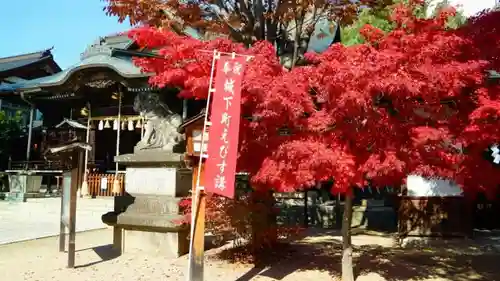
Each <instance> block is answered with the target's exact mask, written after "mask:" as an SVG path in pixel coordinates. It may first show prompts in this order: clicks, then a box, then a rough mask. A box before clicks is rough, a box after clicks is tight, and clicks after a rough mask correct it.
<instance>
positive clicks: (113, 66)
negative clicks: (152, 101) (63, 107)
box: [14, 35, 149, 91]
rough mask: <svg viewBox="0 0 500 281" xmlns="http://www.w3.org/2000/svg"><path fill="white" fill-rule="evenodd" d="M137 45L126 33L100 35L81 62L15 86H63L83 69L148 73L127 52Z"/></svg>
mask: <svg viewBox="0 0 500 281" xmlns="http://www.w3.org/2000/svg"><path fill="white" fill-rule="evenodd" d="M134 47H135V44H134V41H133V40H131V39H129V38H128V37H127V36H125V35H113V36H107V37H101V38H99V39H98V40H96V41H95V42H94V43H93V44H91V45H89V46H88V47H87V48H86V49H85V51H84V52H83V53H82V54H81V55H80V61H79V62H78V63H76V64H74V65H72V66H70V67H69V68H67V69H65V70H64V71H61V72H59V73H56V74H54V75H51V76H46V77H41V78H37V79H33V80H29V81H25V82H22V83H17V84H16V85H15V86H14V87H15V88H16V90H18V91H36V90H41V89H43V88H46V87H54V86H61V85H63V84H65V83H66V82H67V81H68V80H69V79H70V78H71V76H72V75H73V74H75V73H77V72H79V71H81V70H84V69H96V71H100V70H102V69H109V70H112V71H114V72H115V73H116V74H118V75H120V76H121V77H123V78H126V79H129V78H141V77H148V76H149V74H147V73H143V72H142V71H141V69H140V68H139V67H137V66H135V65H134V63H133V62H132V55H130V54H129V53H128V52H127V51H128V50H130V49H132V48H134Z"/></svg>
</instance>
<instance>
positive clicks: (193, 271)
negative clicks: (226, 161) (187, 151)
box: [187, 50, 219, 281]
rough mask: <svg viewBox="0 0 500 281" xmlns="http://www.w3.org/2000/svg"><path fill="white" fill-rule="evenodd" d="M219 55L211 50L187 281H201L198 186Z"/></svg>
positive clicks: (201, 205) (201, 222)
mask: <svg viewBox="0 0 500 281" xmlns="http://www.w3.org/2000/svg"><path fill="white" fill-rule="evenodd" d="M218 57H219V54H218V52H217V50H213V59H212V68H211V70H210V80H209V88H208V96H207V106H206V107H205V119H204V121H203V131H202V133H201V148H200V158H199V161H198V167H197V171H196V173H195V177H196V184H195V188H194V189H195V190H194V194H193V195H192V198H193V199H192V205H191V230H190V239H189V261H188V279H187V280H188V281H203V271H204V269H203V263H204V251H205V194H204V192H203V190H204V188H203V186H200V178H201V177H202V176H203V175H202V165H203V158H204V157H205V151H204V147H205V132H206V130H207V126H208V125H209V124H208V123H209V122H208V115H209V109H210V98H211V97H212V93H214V92H215V89H214V88H213V87H212V84H213V79H214V72H215V62H216V60H217V59H218Z"/></svg>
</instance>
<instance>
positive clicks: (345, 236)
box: [342, 194, 354, 281]
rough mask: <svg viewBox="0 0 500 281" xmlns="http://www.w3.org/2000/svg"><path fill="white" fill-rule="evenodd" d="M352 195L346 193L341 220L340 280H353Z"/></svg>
mask: <svg viewBox="0 0 500 281" xmlns="http://www.w3.org/2000/svg"><path fill="white" fill-rule="evenodd" d="M351 221H352V195H351V194H346V196H345V201H344V218H343V220H342V281H354V272H353V266H352V241H351Z"/></svg>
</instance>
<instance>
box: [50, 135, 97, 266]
mask: <svg viewBox="0 0 500 281" xmlns="http://www.w3.org/2000/svg"><path fill="white" fill-rule="evenodd" d="M90 149H91V146H90V145H88V144H86V143H80V142H72V143H69V144H66V145H62V146H57V147H53V148H50V149H49V153H51V154H53V155H55V156H56V157H59V158H60V160H61V161H65V162H69V163H68V164H70V167H71V171H69V172H66V173H64V176H63V186H62V196H61V216H60V218H59V223H60V224H59V251H60V252H64V251H65V250H66V229H68V233H69V239H68V246H67V249H68V265H67V267H68V268H74V267H75V248H76V246H75V238H76V200H77V190H78V186H79V185H80V184H81V181H80V179H81V177H82V175H83V165H81V163H82V160H83V157H84V151H85V150H90ZM68 160H69V161H68Z"/></svg>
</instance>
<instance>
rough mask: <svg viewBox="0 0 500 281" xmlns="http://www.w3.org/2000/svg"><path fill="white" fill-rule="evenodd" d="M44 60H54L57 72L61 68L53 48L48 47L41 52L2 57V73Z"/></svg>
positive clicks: (0, 63)
mask: <svg viewBox="0 0 500 281" xmlns="http://www.w3.org/2000/svg"><path fill="white" fill-rule="evenodd" d="M42 61H52V62H53V63H54V64H55V68H56V69H55V72H57V71H60V70H61V69H60V68H59V66H58V65H57V64H56V63H55V62H54V58H53V56H52V52H51V49H46V50H43V51H39V52H33V53H28V54H22V55H17V56H10V57H4V58H0V73H4V72H7V71H12V70H15V69H19V68H23V67H27V66H30V65H33V64H36V63H38V62H42Z"/></svg>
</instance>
